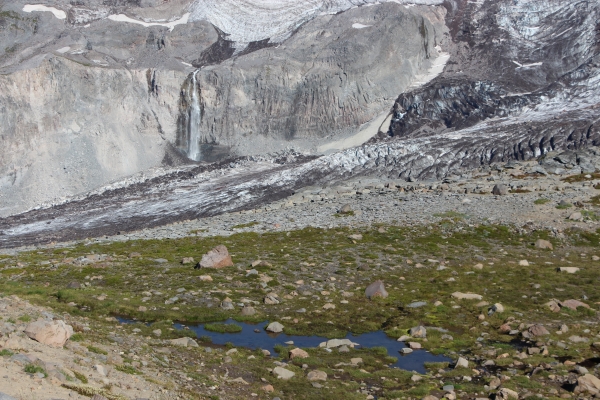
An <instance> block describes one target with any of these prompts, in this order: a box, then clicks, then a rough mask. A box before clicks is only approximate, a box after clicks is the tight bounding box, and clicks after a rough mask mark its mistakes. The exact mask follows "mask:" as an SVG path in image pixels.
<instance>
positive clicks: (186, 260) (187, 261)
mask: <svg viewBox="0 0 600 400" xmlns="http://www.w3.org/2000/svg"><path fill="white" fill-rule="evenodd" d="M181 263H182V264H184V265H185V264H193V263H194V258H193V257H183V258H182V259H181Z"/></svg>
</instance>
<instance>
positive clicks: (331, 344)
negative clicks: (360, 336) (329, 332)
mask: <svg viewBox="0 0 600 400" xmlns="http://www.w3.org/2000/svg"><path fill="white" fill-rule="evenodd" d="M340 346H354V343H352V341H351V340H350V339H330V340H328V341H327V342H326V343H325V346H324V347H326V348H328V349H333V348H336V347H340Z"/></svg>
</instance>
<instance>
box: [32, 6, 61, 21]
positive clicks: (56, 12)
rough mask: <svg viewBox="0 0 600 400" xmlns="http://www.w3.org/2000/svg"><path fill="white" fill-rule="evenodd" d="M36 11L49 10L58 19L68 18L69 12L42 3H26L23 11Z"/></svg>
mask: <svg viewBox="0 0 600 400" xmlns="http://www.w3.org/2000/svg"><path fill="white" fill-rule="evenodd" d="M34 11H49V12H51V13H52V14H54V16H55V17H56V18H58V19H67V13H66V12H64V11H62V10H59V9H57V8H54V7H47V6H44V5H41V4H26V5H25V6H24V7H23V12H26V13H30V12H34Z"/></svg>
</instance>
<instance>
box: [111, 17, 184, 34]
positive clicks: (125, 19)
mask: <svg viewBox="0 0 600 400" xmlns="http://www.w3.org/2000/svg"><path fill="white" fill-rule="evenodd" d="M189 17H190V13H186V14H184V15H183V17H181V18H179V19H178V20H175V21H171V22H145V21H140V20H137V19H133V18H129V17H128V16H126V15H124V14H117V15H109V16H108V19H110V20H111V21H117V22H129V23H131V24H138V25H142V26H145V27H146V28H147V27H149V26H164V27H167V28H169V31H172V30H173V29H175V27H176V26H177V25H185V24H187V23H188V20H189Z"/></svg>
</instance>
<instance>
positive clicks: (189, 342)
mask: <svg viewBox="0 0 600 400" xmlns="http://www.w3.org/2000/svg"><path fill="white" fill-rule="evenodd" d="M171 344H172V345H174V346H182V347H199V346H198V343H196V341H195V340H194V339H192V338H189V337H183V338H179V339H172V340H171Z"/></svg>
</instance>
